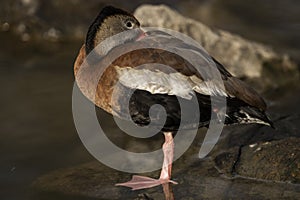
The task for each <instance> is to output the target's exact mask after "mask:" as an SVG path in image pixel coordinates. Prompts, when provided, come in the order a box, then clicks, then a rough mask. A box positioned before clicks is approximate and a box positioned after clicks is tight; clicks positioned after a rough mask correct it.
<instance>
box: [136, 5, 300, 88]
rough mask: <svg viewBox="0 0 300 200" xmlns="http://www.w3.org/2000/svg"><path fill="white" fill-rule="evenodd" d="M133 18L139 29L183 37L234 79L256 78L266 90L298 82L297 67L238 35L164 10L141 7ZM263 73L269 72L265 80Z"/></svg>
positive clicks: (269, 50)
mask: <svg viewBox="0 0 300 200" xmlns="http://www.w3.org/2000/svg"><path fill="white" fill-rule="evenodd" d="M134 15H135V16H136V17H137V18H138V19H139V20H140V22H141V24H142V25H143V26H146V27H147V26H149V27H163V28H168V29H172V30H176V31H179V32H182V33H184V34H187V35H188V36H190V37H192V38H193V39H195V40H196V41H198V42H199V43H200V44H201V45H202V46H203V47H204V48H205V49H206V50H207V51H208V53H210V54H211V55H212V56H213V57H215V58H216V59H217V60H219V61H220V62H221V63H223V64H224V65H225V67H226V68H227V69H228V70H229V71H230V72H231V73H233V74H234V75H236V76H238V77H246V78H250V79H255V78H260V81H262V82H261V83H263V84H267V86H274V85H277V84H278V85H280V84H282V82H285V81H284V79H285V80H286V78H288V80H297V81H298V80H299V73H298V69H297V66H296V64H295V63H294V62H293V61H291V59H290V58H289V57H288V56H287V55H280V54H278V53H276V52H275V51H274V50H272V49H271V48H270V47H267V46H265V45H263V44H259V43H256V42H252V41H249V40H246V39H243V38H242V37H240V36H238V35H234V34H231V33H229V32H226V31H223V30H216V29H214V30H213V29H211V28H209V27H207V26H206V25H204V24H202V23H201V22H198V21H195V20H193V19H190V18H186V17H184V16H182V15H181V14H179V13H178V12H176V11H174V10H172V9H170V8H169V7H167V6H164V5H160V6H153V5H143V6H140V7H139V8H137V9H136V11H135V13H134ZM265 71H266V72H269V73H268V76H266V77H265V76H264V74H267V73H264V72H265ZM279 74H280V75H279Z"/></svg>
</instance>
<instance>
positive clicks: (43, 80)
mask: <svg viewBox="0 0 300 200" xmlns="http://www.w3.org/2000/svg"><path fill="white" fill-rule="evenodd" d="M145 3H151V4H166V5H168V6H170V7H172V8H173V9H175V10H177V11H178V12H180V13H181V14H183V15H185V16H187V17H190V18H194V19H196V20H198V21H200V22H203V23H204V24H206V25H208V26H210V27H212V28H220V29H224V30H227V31H230V32H233V33H235V34H238V35H241V36H242V37H244V38H247V39H250V40H254V41H258V42H261V43H264V44H267V45H270V46H272V47H274V49H275V50H276V51H278V52H282V53H287V54H289V55H290V56H291V58H292V59H294V60H295V61H296V62H297V63H299V62H300V57H299V53H300V37H299V33H300V12H299V11H300V1H298V0H285V1H282V0H251V1H250V0H249V1H247V0H244V1H241V0H226V1H225V0H198V1H194V0H172V1H171V0H160V1H158V0H149V1H146V0H144V1H143V0H131V1H117V0H110V1H109V0H107V1H106V0H64V1H61V0H50V1H42V0H10V1H5V0H0V41H1V47H0V87H1V99H0V102H1V105H2V106H1V114H0V134H1V140H0V156H1V164H0V198H1V199H35V198H36V199H47V198H49V199H51V197H45V196H43V197H42V196H39V194H36V193H35V192H33V191H31V190H30V189H29V186H30V184H31V183H32V182H33V181H34V180H35V179H36V178H37V177H38V176H40V175H42V174H45V173H47V172H50V171H52V170H56V169H59V168H63V167H69V166H74V165H76V164H80V163H84V162H87V161H90V160H93V158H92V157H91V156H90V155H89V154H88V152H87V151H86V150H85V148H84V147H83V145H82V144H81V142H80V140H79V138H78V136H77V133H76V130H75V127H74V124H73V118H72V110H71V94H72V87H73V81H74V78H73V69H72V67H73V62H74V59H75V58H76V55H77V52H78V50H79V48H80V47H81V45H82V43H83V41H84V37H85V34H86V31H87V28H88V26H89V25H90V23H91V21H92V20H93V19H94V18H95V16H96V15H97V14H98V12H99V11H100V10H101V8H102V7H103V6H104V5H106V4H111V5H115V6H117V7H120V8H124V9H126V10H128V11H130V12H133V11H134V10H135V9H136V8H137V7H138V6H140V5H142V4H145ZM274 81H276V80H274ZM282 91H284V92H282ZM295 91H297V92H295ZM272 94H276V92H273V93H272ZM265 97H267V99H268V98H269V99H272V100H274V99H278V101H279V102H281V103H282V105H283V106H282V107H280V108H277V112H281V113H282V115H284V114H288V113H293V112H295V107H294V106H297V105H298V103H299V100H295V99H299V97H300V96H299V89H297V88H296V89H295V88H294V87H293V89H291V87H290V86H286V87H285V88H283V89H281V93H280V94H278V95H277V96H276V95H274V96H269V97H268V96H267V95H265ZM290 102H292V103H290ZM275 110H276V109H275ZM298 111H299V109H297V111H296V112H298Z"/></svg>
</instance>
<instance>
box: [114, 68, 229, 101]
mask: <svg viewBox="0 0 300 200" xmlns="http://www.w3.org/2000/svg"><path fill="white" fill-rule="evenodd" d="M115 69H116V71H117V73H118V75H119V81H120V83H121V84H123V85H124V86H126V87H129V88H133V89H139V90H146V91H148V92H150V93H152V94H168V95H176V96H179V97H182V98H185V99H191V98H192V93H193V92H194V91H195V92H198V93H201V94H204V95H210V96H211V95H221V96H227V94H226V92H225V89H224V86H222V85H217V84H216V83H214V82H213V81H203V80H201V79H199V78H198V77H196V76H195V75H193V76H185V75H182V74H181V73H178V72H174V73H170V74H166V73H164V72H161V71H151V70H149V69H134V68H130V67H122V68H120V67H118V66H115Z"/></svg>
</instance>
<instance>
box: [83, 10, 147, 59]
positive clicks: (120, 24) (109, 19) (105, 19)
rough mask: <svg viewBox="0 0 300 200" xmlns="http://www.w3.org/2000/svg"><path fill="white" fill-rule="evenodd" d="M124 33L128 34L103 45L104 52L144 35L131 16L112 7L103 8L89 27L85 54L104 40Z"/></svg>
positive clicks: (136, 21)
mask: <svg viewBox="0 0 300 200" xmlns="http://www.w3.org/2000/svg"><path fill="white" fill-rule="evenodd" d="M125 31H128V32H126V34H124V35H123V34H122V36H121V37H118V39H113V40H112V41H109V43H108V44H106V45H105V50H104V52H107V51H109V50H110V49H112V48H113V47H115V46H118V45H120V44H123V43H126V42H127V41H133V40H137V39H139V38H140V37H141V36H142V35H144V32H143V30H142V29H141V28H140V23H139V21H138V20H137V19H136V18H135V17H134V16H133V15H132V14H130V13H128V12H126V11H124V10H121V9H118V8H115V7H112V6H106V7H104V8H103V9H102V10H101V12H100V13H99V15H98V16H97V17H96V19H95V20H94V22H93V23H92V24H91V26H90V27H89V30H88V33H87V36H86V42H85V51H86V54H89V53H90V52H91V51H92V50H93V49H94V48H95V47H97V45H99V44H100V43H101V42H103V41H105V40H106V39H108V38H111V37H112V36H114V35H117V34H118V33H122V32H124V33H125ZM127 33H128V34H127Z"/></svg>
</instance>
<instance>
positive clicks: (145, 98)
mask: <svg viewBox="0 0 300 200" xmlns="http://www.w3.org/2000/svg"><path fill="white" fill-rule="evenodd" d="M119 87H120V88H119V91H120V93H118V95H117V96H118V100H117V108H118V109H117V110H115V109H114V110H115V112H116V113H117V115H118V116H119V117H121V118H122V119H127V120H130V119H131V120H133V121H134V122H135V123H136V124H138V125H140V126H148V125H151V126H158V127H163V128H162V131H177V130H178V129H179V127H180V129H197V128H198V127H207V126H208V125H209V123H210V121H211V120H217V121H218V120H219V119H218V113H220V114H221V115H224V114H225V112H226V117H225V121H224V123H225V124H237V123H240V121H241V119H242V118H246V117H247V116H246V115H245V114H242V113H241V112H240V111H241V110H243V111H244V112H246V113H248V114H249V115H251V117H254V118H258V119H260V120H262V121H266V122H269V120H268V118H267V117H266V115H265V114H264V112H261V111H260V110H259V109H257V108H255V107H252V106H249V105H248V104H246V103H245V102H243V101H241V100H239V99H236V98H227V99H226V104H225V105H226V106H225V107H226V108H224V107H223V108H220V107H218V108H217V109H214V108H213V109H212V105H211V98H210V96H207V95H202V94H199V93H196V92H195V93H194V95H192V98H191V99H190V100H188V99H184V98H181V97H178V96H175V95H167V94H151V93H150V92H148V91H145V90H132V89H130V88H127V87H125V86H123V85H120V86H119ZM215 100H216V101H218V98H214V101H215ZM126 101H127V102H128V101H129V104H128V103H127V104H126ZM220 101H221V100H220ZM195 102H197V103H195ZM156 104H159V105H160V106H162V107H163V108H164V109H163V110H164V111H163V110H162V109H156V110H155V109H154V110H153V113H154V115H152V117H153V118H152V120H151V119H150V116H149V111H150V108H151V107H152V106H154V105H156ZM126 107H129V110H128V109H127V108H126ZM197 107H198V109H197ZM156 108H157V107H156ZM126 110H128V112H127V111H126ZM162 111H163V112H162ZM222 112H223V113H222ZM163 113H165V114H166V115H163ZM212 115H213V118H212Z"/></svg>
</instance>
